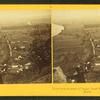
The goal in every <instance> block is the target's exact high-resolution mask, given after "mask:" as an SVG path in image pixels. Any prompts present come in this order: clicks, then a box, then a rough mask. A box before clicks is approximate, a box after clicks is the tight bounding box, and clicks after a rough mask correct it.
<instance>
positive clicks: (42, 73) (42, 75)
mask: <svg viewBox="0 0 100 100" xmlns="http://www.w3.org/2000/svg"><path fill="white" fill-rule="evenodd" d="M50 23H51V16H50V10H0V84H24V83H26V84H27V83H28V84H32V83H51V79H52V76H51V24H50Z"/></svg>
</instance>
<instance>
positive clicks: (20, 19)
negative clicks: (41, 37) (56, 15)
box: [0, 10, 50, 25]
mask: <svg viewBox="0 0 100 100" xmlns="http://www.w3.org/2000/svg"><path fill="white" fill-rule="evenodd" d="M44 18H50V11H49V10H0V25H13V24H20V23H29V21H30V20H32V21H33V22H35V21H37V20H38V19H39V20H40V19H44Z"/></svg>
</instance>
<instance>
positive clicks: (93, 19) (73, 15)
mask: <svg viewBox="0 0 100 100" xmlns="http://www.w3.org/2000/svg"><path fill="white" fill-rule="evenodd" d="M52 23H55V24H94V23H95V24H96V23H97V24H100V9H96V10H95V9H94V10H93V9H92V10H53V11H52Z"/></svg>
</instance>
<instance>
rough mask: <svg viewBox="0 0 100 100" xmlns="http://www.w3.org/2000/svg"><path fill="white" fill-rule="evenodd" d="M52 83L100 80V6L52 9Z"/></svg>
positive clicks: (97, 81)
mask: <svg viewBox="0 0 100 100" xmlns="http://www.w3.org/2000/svg"><path fill="white" fill-rule="evenodd" d="M52 37H53V54H54V55H53V82H54V83H99V82H100V9H90V10H89V9H80V10H79V9H76V10H53V11H52Z"/></svg>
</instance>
